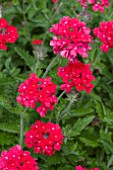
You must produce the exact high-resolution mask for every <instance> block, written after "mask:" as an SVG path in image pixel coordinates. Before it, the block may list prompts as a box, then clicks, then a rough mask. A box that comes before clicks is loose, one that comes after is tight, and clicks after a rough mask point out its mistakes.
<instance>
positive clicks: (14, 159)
mask: <svg viewBox="0 0 113 170" xmlns="http://www.w3.org/2000/svg"><path fill="white" fill-rule="evenodd" d="M0 169H1V170H39V168H38V166H37V162H36V160H35V159H34V158H32V157H31V156H30V152H28V151H23V150H22V148H21V146H20V145H16V146H13V147H12V148H10V149H9V151H6V150H4V151H3V152H2V153H1V156H0Z"/></svg>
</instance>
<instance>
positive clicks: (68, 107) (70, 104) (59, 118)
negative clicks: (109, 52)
mask: <svg viewBox="0 0 113 170" xmlns="http://www.w3.org/2000/svg"><path fill="white" fill-rule="evenodd" d="M74 101H75V97H73V98H72V99H71V100H70V102H69V104H68V106H67V108H66V109H65V110H63V112H62V113H61V114H60V115H59V117H58V119H57V123H59V121H60V120H61V119H62V117H63V116H64V115H65V113H67V111H68V110H69V109H70V108H71V106H72V104H73V102H74Z"/></svg>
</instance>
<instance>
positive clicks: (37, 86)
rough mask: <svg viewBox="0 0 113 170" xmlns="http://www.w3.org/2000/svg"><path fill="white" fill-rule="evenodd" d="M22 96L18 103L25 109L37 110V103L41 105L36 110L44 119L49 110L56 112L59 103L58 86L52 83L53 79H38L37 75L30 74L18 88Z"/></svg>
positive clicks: (18, 98) (19, 97)
mask: <svg viewBox="0 0 113 170" xmlns="http://www.w3.org/2000/svg"><path fill="white" fill-rule="evenodd" d="M18 92H19V93H20V95H19V96H18V97H17V102H19V103H21V104H22V105H23V106H25V107H30V108H32V109H34V108H36V103H37V102H39V103H40V104H41V105H40V106H39V107H37V108H36V111H37V112H39V114H40V116H42V117H44V116H45V114H46V113H47V111H48V109H50V110H54V105H55V104H56V103H57V98H56V96H55V93H56V84H54V83H53V82H51V78H50V77H47V78H45V79H44V78H37V76H36V74H35V73H34V74H30V77H29V78H28V79H27V80H25V81H24V82H23V83H22V84H20V86H19V88H18Z"/></svg>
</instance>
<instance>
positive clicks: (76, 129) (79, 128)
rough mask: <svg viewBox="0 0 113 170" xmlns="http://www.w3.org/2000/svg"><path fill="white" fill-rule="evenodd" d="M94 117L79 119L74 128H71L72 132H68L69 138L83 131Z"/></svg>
mask: <svg viewBox="0 0 113 170" xmlns="http://www.w3.org/2000/svg"><path fill="white" fill-rule="evenodd" d="M94 117H95V116H87V117H85V118H83V119H81V118H79V119H78V120H77V121H76V123H75V124H74V126H73V127H72V131H71V132H70V136H76V135H79V134H80V132H81V131H82V130H84V129H85V127H86V126H87V125H88V124H89V123H91V122H92V120H93V119H94Z"/></svg>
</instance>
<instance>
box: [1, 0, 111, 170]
mask: <svg viewBox="0 0 113 170" xmlns="http://www.w3.org/2000/svg"><path fill="white" fill-rule="evenodd" d="M110 3H111V5H110V7H109V8H108V9H106V10H105V13H104V14H101V13H100V12H96V13H95V12H93V11H92V8H91V6H89V8H88V9H85V10H83V9H82V7H81V6H80V4H79V3H78V2H76V0H69V1H67V0H59V1H58V3H57V4H54V3H53V2H52V0H43V1H42V0H12V1H11V0H5V1H4V0H1V1H0V5H2V7H3V8H2V9H3V11H2V12H3V18H6V20H7V21H8V22H9V23H10V24H12V25H14V26H16V27H17V28H18V31H19V39H18V40H17V42H16V43H15V44H8V45H7V46H8V50H7V51H2V50H0V152H1V151H2V150H4V149H9V148H10V147H12V146H14V145H15V144H17V143H19V133H20V114H21V113H22V112H23V110H24V108H23V107H22V106H20V105H19V104H17V102H16V96H17V95H18V94H17V89H18V86H19V84H20V83H21V82H23V81H24V80H25V79H26V78H27V77H28V76H29V74H30V73H31V72H32V71H33V69H34V67H35V63H36V62H37V61H38V68H37V71H36V73H37V76H39V77H41V76H42V75H43V73H44V71H45V70H46V68H47V66H48V64H49V63H50V62H51V61H52V60H53V59H54V57H55V55H54V54H53V50H52V47H50V45H49V42H50V40H51V38H52V34H51V33H49V28H50V27H51V26H52V25H53V24H54V23H56V22H59V20H60V18H61V17H63V16H70V17H77V18H79V19H80V20H82V21H84V22H86V23H87V26H89V27H90V28H91V30H93V28H94V27H97V26H99V23H100V22H101V21H109V20H112V19H113V10H112V9H113V2H112V1H111V2H110ZM91 34H92V35H93V31H92V32H91ZM33 39H42V40H43V45H42V46H37V47H36V46H35V47H34V46H33V45H32V40H33ZM99 45H100V42H99V40H98V39H96V38H95V37H94V44H93V45H92V50H91V51H90V52H89V57H88V58H87V59H84V62H85V63H90V64H91V66H92V70H93V74H94V75H95V76H96V80H95V82H94V84H95V88H94V90H93V92H92V93H91V94H89V95H87V94H86V93H85V92H82V93H78V94H77V92H75V91H73V92H72V93H71V94H69V95H66V94H64V95H63V97H62V98H61V99H60V101H59V103H58V105H56V107H55V110H54V111H53V112H49V113H48V114H47V116H46V118H40V116H39V115H38V113H36V112H35V110H32V109H28V110H27V111H26V112H25V113H24V129H25V132H26V130H28V129H29V127H30V125H31V124H32V123H34V122H35V121H36V120H37V119H40V120H43V121H48V120H50V119H51V121H52V122H59V124H60V126H61V127H62V129H63V133H64V136H65V139H64V143H63V146H62V149H61V151H60V152H56V154H55V155H53V156H52V157H47V156H44V155H40V154H38V155H36V154H34V153H33V151H32V150H30V152H31V153H32V156H33V157H35V158H36V159H37V161H38V163H39V167H40V170H48V169H51V170H55V169H56V170H74V168H75V166H76V165H79V164H80V165H83V166H84V167H88V168H90V167H99V168H100V169H101V170H113V49H111V50H109V52H108V53H106V54H105V53H104V52H101V51H100V48H99ZM66 63H67V60H66V59H62V58H61V57H58V58H57V61H56V63H55V64H54V65H53V67H52V69H51V71H50V72H49V73H48V76H51V77H52V81H54V82H55V83H56V84H58V89H57V96H59V95H60V94H61V91H60V90H59V85H60V84H61V79H60V78H59V77H58V76H57V68H58V67H59V66H65V65H66ZM76 94H77V95H76ZM73 96H75V100H74V101H73V105H72V107H71V108H69V109H68V110H65V109H66V108H67V105H68V104H69V103H70V101H71V100H72V98H73ZM64 110H65V114H64V115H63V116H62V117H60V116H59V115H60V114H61V113H62V111H64ZM24 149H27V148H26V146H24Z"/></svg>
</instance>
